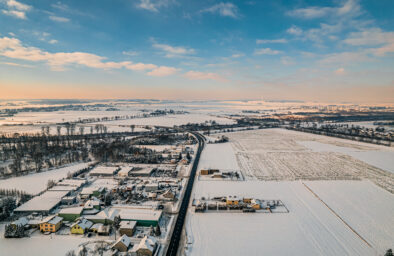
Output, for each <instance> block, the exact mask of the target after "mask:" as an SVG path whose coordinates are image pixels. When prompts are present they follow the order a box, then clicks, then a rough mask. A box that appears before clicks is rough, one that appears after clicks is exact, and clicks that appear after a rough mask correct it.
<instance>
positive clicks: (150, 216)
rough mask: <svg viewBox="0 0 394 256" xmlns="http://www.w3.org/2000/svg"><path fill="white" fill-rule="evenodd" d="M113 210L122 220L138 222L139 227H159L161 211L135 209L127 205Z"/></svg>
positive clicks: (115, 207) (112, 208)
mask: <svg viewBox="0 0 394 256" xmlns="http://www.w3.org/2000/svg"><path fill="white" fill-rule="evenodd" d="M111 210H113V211H117V212H118V215H119V216H120V219H121V220H122V221H123V220H126V221H136V222H137V225H139V226H147V227H149V226H154V227H155V226H157V225H158V223H159V221H160V219H161V216H162V211H161V210H154V209H146V208H134V207H130V206H125V205H119V206H113V207H111Z"/></svg>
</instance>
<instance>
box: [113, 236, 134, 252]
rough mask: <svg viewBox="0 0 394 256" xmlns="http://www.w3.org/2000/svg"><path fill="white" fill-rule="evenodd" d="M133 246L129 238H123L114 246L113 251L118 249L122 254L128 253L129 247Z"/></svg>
mask: <svg viewBox="0 0 394 256" xmlns="http://www.w3.org/2000/svg"><path fill="white" fill-rule="evenodd" d="M130 244H131V240H130V238H129V237H128V236H126V235H123V236H121V237H120V238H119V239H118V240H116V242H115V243H114V244H113V245H112V247H111V248H112V249H116V250H118V251H120V252H127V250H128V248H129V246H130Z"/></svg>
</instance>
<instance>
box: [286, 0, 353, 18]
mask: <svg viewBox="0 0 394 256" xmlns="http://www.w3.org/2000/svg"><path fill="white" fill-rule="evenodd" d="M359 12H360V5H359V4H358V1H357V0H347V1H343V4H342V5H341V6H338V7H320V6H312V7H307V8H299V9H294V10H291V11H289V12H287V15H289V16H292V17H296V18H302V19H315V18H322V17H326V16H345V15H351V16H354V15H358V14H359Z"/></svg>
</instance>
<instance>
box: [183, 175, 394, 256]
mask: <svg viewBox="0 0 394 256" xmlns="http://www.w3.org/2000/svg"><path fill="white" fill-rule="evenodd" d="M333 182H335V181H333ZM357 182H360V181H357ZM369 186H372V187H375V188H376V186H375V185H374V184H372V183H369ZM358 191H359V190H358V188H353V186H352V184H351V183H349V188H348V189H347V193H353V195H352V196H353V197H357V193H358ZM339 193H340V192H339ZM365 193H366V194H368V193H369V194H368V198H367V200H368V201H365V203H366V204H368V202H371V201H370V200H371V198H374V197H377V198H382V199H381V203H380V206H381V207H380V208H378V209H375V210H376V211H379V210H383V211H384V210H388V209H391V208H392V207H387V206H385V205H386V204H392V203H393V200H394V196H393V195H391V194H389V193H388V192H386V191H384V190H381V189H379V188H377V189H374V188H372V189H369V190H367V192H365ZM227 194H228V195H239V196H241V197H242V196H254V197H258V198H267V199H280V200H282V201H283V203H284V204H285V205H286V207H287V208H288V209H289V211H290V213H283V214H253V213H194V212H192V211H191V210H190V211H189V214H188V215H187V222H186V229H187V238H188V239H187V243H188V249H186V251H187V253H188V254H189V255H377V253H378V252H379V253H381V252H382V251H384V250H385V249H386V250H387V248H385V245H382V246H381V247H380V245H375V244H374V243H372V241H371V243H372V248H371V247H370V246H369V245H368V244H367V243H365V242H364V241H363V240H362V239H361V238H360V237H359V236H358V235H357V234H356V233H354V232H353V231H352V230H351V229H350V228H349V227H348V226H346V225H345V224H344V223H343V222H342V220H340V219H339V218H338V217H337V216H336V215H334V214H333V213H332V212H331V211H330V210H329V209H328V208H327V207H326V206H325V205H324V204H323V203H322V202H321V201H320V200H318V199H317V198H316V197H315V196H314V195H313V194H312V193H311V192H310V191H308V190H307V189H306V188H305V186H304V185H303V184H302V182H301V181H280V182H276V181H245V182H217V181H212V182H210V181H197V184H196V187H195V189H194V192H193V197H201V196H205V197H213V196H219V195H220V196H223V195H227ZM382 195H383V196H382ZM342 196H343V195H342ZM349 198H351V197H349ZM338 200H340V198H339V199H338ZM359 210H362V209H359ZM349 213H350V214H351V212H349ZM353 214H355V215H357V214H358V212H354V213H353ZM377 216H379V215H371V217H377ZM386 216H387V214H386ZM358 220H359V221H363V219H358ZM358 220H355V221H358ZM387 221H389V220H388V219H387V218H386V219H382V220H380V219H375V220H374V222H380V225H388V226H387V228H390V225H391V227H393V226H392V225H393V222H391V223H387ZM358 224H359V225H366V227H365V229H364V230H369V231H370V232H371V234H366V233H364V232H362V231H363V230H360V231H359V232H360V233H361V236H363V238H364V239H367V241H369V240H368V238H369V237H371V236H375V240H379V239H386V240H387V236H382V237H381V238H380V236H381V232H377V233H372V232H373V230H374V227H373V226H372V225H373V222H372V221H370V222H369V223H362V222H360V223H358ZM353 228H354V227H353ZM368 235H369V236H368ZM386 245H387V244H386Z"/></svg>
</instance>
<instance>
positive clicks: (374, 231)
mask: <svg viewBox="0 0 394 256" xmlns="http://www.w3.org/2000/svg"><path fill="white" fill-rule="evenodd" d="M305 183H306V184H307V185H308V187H310V188H311V189H312V190H313V192H314V193H316V194H317V196H318V197H319V198H320V199H321V200H323V201H324V202H325V203H326V204H327V205H329V207H330V208H331V209H333V211H335V212H336V213H337V214H338V215H340V216H341V218H342V219H344V221H346V223H348V224H349V225H350V226H351V227H352V228H353V229H354V230H355V231H356V232H357V233H359V234H360V235H361V236H362V237H363V238H364V239H366V240H367V241H368V243H370V244H371V245H372V247H373V248H375V249H376V250H377V251H378V253H379V255H383V254H384V253H385V251H386V250H387V249H389V248H394V239H393V238H394V214H393V213H394V195H393V194H390V193H388V192H387V191H385V190H383V189H381V188H379V187H377V186H375V185H374V184H373V183H371V182H369V181H308V182H305Z"/></svg>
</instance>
